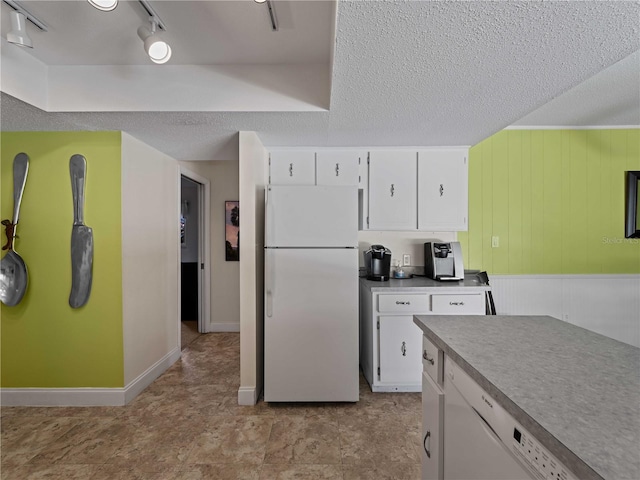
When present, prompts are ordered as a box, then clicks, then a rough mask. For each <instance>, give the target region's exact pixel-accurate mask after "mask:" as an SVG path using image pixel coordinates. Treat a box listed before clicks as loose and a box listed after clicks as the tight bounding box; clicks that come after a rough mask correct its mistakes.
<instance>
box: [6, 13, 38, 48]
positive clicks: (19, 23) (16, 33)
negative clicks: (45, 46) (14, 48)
mask: <svg viewBox="0 0 640 480" xmlns="http://www.w3.org/2000/svg"><path fill="white" fill-rule="evenodd" d="M7 41H8V42H9V43H13V44H14V45H18V46H19V47H28V48H33V42H32V41H31V38H30V37H29V35H27V25H26V17H25V16H24V14H23V13H20V12H15V11H14V12H11V31H10V32H9V33H7Z"/></svg>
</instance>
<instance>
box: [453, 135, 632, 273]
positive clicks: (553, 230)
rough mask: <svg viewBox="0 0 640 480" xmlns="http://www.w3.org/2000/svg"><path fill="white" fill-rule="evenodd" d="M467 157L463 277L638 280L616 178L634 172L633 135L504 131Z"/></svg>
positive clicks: (621, 185) (620, 186)
mask: <svg viewBox="0 0 640 480" xmlns="http://www.w3.org/2000/svg"><path fill="white" fill-rule="evenodd" d="M469 157H470V158H469V231H468V232H460V233H459V234H458V238H459V240H460V242H461V243H462V245H463V252H464V259H465V264H466V267H467V268H473V269H480V270H486V271H488V272H490V273H494V274H594V273H640V241H638V240H636V239H625V238H624V172H625V171H626V170H640V129H616V130H505V131H502V132H499V133H497V134H496V135H493V136H492V137H490V138H488V139H486V140H485V141H483V142H481V143H479V144H478V145H476V146H474V147H473V148H471V150H470V154H469ZM494 236H497V237H499V242H500V243H499V247H497V248H493V247H492V246H491V240H492V237H494Z"/></svg>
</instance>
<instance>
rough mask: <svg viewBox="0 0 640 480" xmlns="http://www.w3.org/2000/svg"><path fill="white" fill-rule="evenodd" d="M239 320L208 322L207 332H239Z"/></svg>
mask: <svg viewBox="0 0 640 480" xmlns="http://www.w3.org/2000/svg"><path fill="white" fill-rule="evenodd" d="M239 331H240V322H229V323H210V324H209V325H208V328H207V332H208V333H214V332H239Z"/></svg>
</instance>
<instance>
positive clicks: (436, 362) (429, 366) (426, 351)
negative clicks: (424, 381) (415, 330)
mask: <svg viewBox="0 0 640 480" xmlns="http://www.w3.org/2000/svg"><path fill="white" fill-rule="evenodd" d="M443 355H444V352H443V351H442V350H440V349H439V348H438V347H436V346H435V345H434V344H433V343H431V341H430V340H429V339H428V338H427V337H424V336H423V337H422V368H423V370H424V371H425V372H427V373H428V374H429V376H430V377H431V379H432V380H433V381H434V382H436V383H437V384H438V385H442V380H443V368H442V365H443V363H442V357H443Z"/></svg>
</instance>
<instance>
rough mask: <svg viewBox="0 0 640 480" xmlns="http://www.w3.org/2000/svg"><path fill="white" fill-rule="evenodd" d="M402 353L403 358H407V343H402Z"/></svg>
mask: <svg viewBox="0 0 640 480" xmlns="http://www.w3.org/2000/svg"><path fill="white" fill-rule="evenodd" d="M400 351H401V352H402V356H403V357H406V356H407V342H402V347H400Z"/></svg>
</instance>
